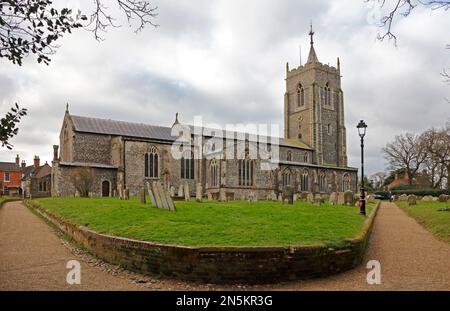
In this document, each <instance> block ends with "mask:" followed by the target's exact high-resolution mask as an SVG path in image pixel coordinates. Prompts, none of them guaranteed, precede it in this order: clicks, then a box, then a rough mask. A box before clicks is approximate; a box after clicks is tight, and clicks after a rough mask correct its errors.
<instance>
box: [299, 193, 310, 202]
mask: <svg viewBox="0 0 450 311" xmlns="http://www.w3.org/2000/svg"><path fill="white" fill-rule="evenodd" d="M308 193H309V192H301V193H300V200H302V201H307V199H308Z"/></svg>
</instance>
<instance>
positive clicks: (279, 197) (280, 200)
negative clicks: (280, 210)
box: [278, 193, 283, 202]
mask: <svg viewBox="0 0 450 311" xmlns="http://www.w3.org/2000/svg"><path fill="white" fill-rule="evenodd" d="M278 202H283V195H282V194H281V193H280V194H279V195H278Z"/></svg>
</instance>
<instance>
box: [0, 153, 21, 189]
mask: <svg viewBox="0 0 450 311" xmlns="http://www.w3.org/2000/svg"><path fill="white" fill-rule="evenodd" d="M19 163H20V158H19V155H17V157H16V161H15V162H0V195H19V194H20V193H21V188H20V180H21V172H20V165H19Z"/></svg>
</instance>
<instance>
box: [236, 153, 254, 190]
mask: <svg viewBox="0 0 450 311" xmlns="http://www.w3.org/2000/svg"><path fill="white" fill-rule="evenodd" d="M238 165H239V186H244V187H251V186H253V185H254V162H253V161H252V160H250V159H248V156H247V157H246V159H245V160H239V163H238Z"/></svg>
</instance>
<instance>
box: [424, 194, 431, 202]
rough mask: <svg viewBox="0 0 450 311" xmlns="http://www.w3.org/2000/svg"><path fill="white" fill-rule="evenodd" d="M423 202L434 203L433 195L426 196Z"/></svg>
mask: <svg viewBox="0 0 450 311" xmlns="http://www.w3.org/2000/svg"><path fill="white" fill-rule="evenodd" d="M422 201H425V202H430V201H433V197H432V196H431V195H426V196H424V197H423V198H422Z"/></svg>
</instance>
